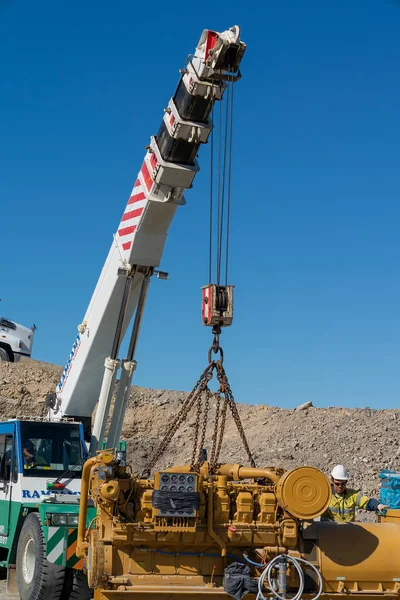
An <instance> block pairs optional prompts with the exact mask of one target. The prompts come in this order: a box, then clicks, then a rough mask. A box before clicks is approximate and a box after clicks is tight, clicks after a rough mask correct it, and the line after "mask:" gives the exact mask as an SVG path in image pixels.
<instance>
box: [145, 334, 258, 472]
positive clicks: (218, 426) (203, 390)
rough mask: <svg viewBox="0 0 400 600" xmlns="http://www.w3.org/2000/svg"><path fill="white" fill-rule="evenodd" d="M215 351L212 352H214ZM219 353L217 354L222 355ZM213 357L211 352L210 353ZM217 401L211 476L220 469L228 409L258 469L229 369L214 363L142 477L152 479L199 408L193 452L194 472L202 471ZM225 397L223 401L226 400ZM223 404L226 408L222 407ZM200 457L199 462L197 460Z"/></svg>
mask: <svg viewBox="0 0 400 600" xmlns="http://www.w3.org/2000/svg"><path fill="white" fill-rule="evenodd" d="M210 350H211V349H210ZM218 350H219V351H220V356H221V358H222V356H223V353H222V348H220V346H219V345H218ZM218 350H217V351H218ZM209 354H210V352H209ZM214 371H215V372H216V378H217V380H218V382H219V390H218V391H217V392H214V393H213V392H211V390H210V389H209V387H208V384H209V382H210V381H211V379H212V378H213V375H214ZM203 397H204V398H205V401H204V406H203V405H202V398H203ZM212 397H215V398H216V402H217V403H216V413H215V420H214V430H213V434H212V438H211V442H212V447H211V455H210V463H209V471H210V473H214V472H215V471H216V469H217V468H218V461H219V455H220V453H221V447H222V442H223V438H224V433H225V424H226V415H227V409H228V406H229V408H230V411H231V413H232V417H233V420H234V422H235V425H236V427H237V430H238V432H239V435H240V438H241V440H242V443H243V446H244V448H245V450H246V453H247V456H248V459H249V461H250V465H251V466H252V467H255V461H254V458H253V456H252V454H251V450H250V447H249V444H248V442H247V438H246V434H245V432H244V429H243V425H242V422H241V420H240V416H239V412H238V409H237V405H236V401H235V399H234V397H233V393H232V390H231V387H230V385H229V381H228V378H227V375H226V373H225V369H224V367H223V365H222V360H217V361H215V360H210V362H209V364H208V365H207V367H206V368H205V369H204V371H203V373H202V374H201V375H200V377H199V379H198V381H197V383H196V385H195V386H194V388H193V390H192V391H191V392H190V394H189V396H188V397H187V398H186V400H185V402H184V403H183V406H182V408H181V409H180V411H179V412H178V414H177V416H176V417H175V419H174V421H173V422H172V424H171V426H170V428H169V429H168V431H167V433H166V435H165V436H164V438H163V440H162V441H161V444H160V445H159V447H158V448H157V450H156V451H155V453H154V455H153V457H152V458H151V460H150V461H149V463H148V464H147V465H146V467H145V469H144V471H143V473H142V477H148V476H149V475H150V473H151V472H152V470H153V468H154V466H155V465H156V464H157V462H158V461H159V459H160V458H161V457H162V456H163V454H164V453H165V451H166V450H167V448H168V446H169V444H170V442H171V440H172V438H173V437H174V435H175V433H176V432H177V431H178V429H179V428H180V427H181V425H182V424H183V423H184V422H185V421H186V419H187V417H188V415H189V414H190V413H191V411H192V409H194V408H196V420H195V423H194V428H195V429H194V440H193V451H192V460H191V469H192V470H195V471H198V470H199V468H200V464H201V460H202V451H203V448H204V442H205V438H206V431H207V424H208V421H209V412H210V404H211V398H212ZM222 397H223V398H222ZM221 401H222V407H221ZM196 456H197V459H196Z"/></svg>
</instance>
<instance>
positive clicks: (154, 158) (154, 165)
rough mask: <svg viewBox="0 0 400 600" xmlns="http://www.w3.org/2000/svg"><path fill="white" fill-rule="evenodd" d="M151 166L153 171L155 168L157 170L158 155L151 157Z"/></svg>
mask: <svg viewBox="0 0 400 600" xmlns="http://www.w3.org/2000/svg"><path fill="white" fill-rule="evenodd" d="M172 116H173V115H172ZM150 164H151V166H152V168H153V169H155V168H156V165H157V157H156V155H155V154H152V155H151V156H150Z"/></svg>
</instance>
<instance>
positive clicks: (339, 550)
mask: <svg viewBox="0 0 400 600" xmlns="http://www.w3.org/2000/svg"><path fill="white" fill-rule="evenodd" d="M88 497H91V498H92V500H93V502H94V503H95V506H96V508H97V517H96V519H95V521H94V522H92V524H91V526H90V527H89V528H88V529H87V530H86V506H87V499H88ZM330 497H331V488H330V484H329V481H328V479H327V478H326V477H325V475H324V474H323V473H321V472H320V471H318V470H317V469H315V468H313V467H299V468H297V469H294V470H292V471H289V472H285V471H284V470H283V469H279V468H266V469H256V468H248V467H243V466H241V465H238V464H237V465H232V464H226V465H221V466H220V467H219V469H218V470H217V472H216V473H213V474H210V473H209V471H208V464H207V463H203V465H202V466H201V468H200V470H199V472H193V471H191V470H190V467H189V466H188V465H184V466H180V467H174V468H172V469H168V470H166V471H162V472H159V473H156V474H155V476H154V479H140V478H139V477H138V476H133V475H131V474H130V473H129V471H128V469H127V468H125V467H121V466H119V465H118V463H117V462H116V460H115V457H114V455H113V454H112V453H111V452H108V451H103V452H100V453H99V454H98V456H96V457H94V458H92V459H90V460H89V461H87V463H86V464H85V466H84V470H83V480H82V493H81V510H80V517H79V527H78V549H77V554H78V555H79V556H82V557H85V563H86V570H87V574H88V580H89V585H90V586H91V587H93V588H94V589H95V599H96V600H100V599H102V600H104V599H110V600H112V599H115V600H119V599H121V600H122V598H126V597H127V596H130V595H131V596H136V598H138V599H139V598H140V599H141V598H146V599H149V600H153V599H154V600H155V599H156V598H157V599H160V598H161V599H162V598H165V599H166V598H168V600H175V599H176V598H178V597H180V598H182V597H183V596H184V597H188V598H189V597H190V598H193V597H194V596H195V595H196V596H198V595H200V596H201V597H205V596H211V597H212V598H213V600H222V599H224V600H227V599H228V598H229V595H228V594H227V593H226V591H225V589H224V573H226V568H227V567H228V565H230V564H231V563H235V562H238V563H243V562H245V561H247V564H249V567H250V569H251V578H252V580H254V581H256V580H257V578H259V577H260V575H261V574H262V572H263V570H264V566H265V565H266V564H267V563H268V562H269V561H271V560H272V559H274V558H275V557H278V556H280V555H286V556H289V557H293V558H296V557H297V558H298V559H305V560H307V561H309V562H310V563H311V564H312V565H314V567H315V568H316V569H317V571H318V572H319V573H320V574H321V575H322V597H323V598H324V600H326V599H327V598H332V599H333V598H339V597H340V598H342V597H343V598H344V597H345V596H348V595H351V594H354V595H357V597H361V598H364V597H365V598H369V599H373V598H376V597H383V596H385V597H388V596H389V597H393V598H394V597H395V596H398V595H399V589H400V556H399V552H398V549H397V548H398V546H399V542H400V528H399V524H398V523H399V522H400V519H397V518H396V515H397V513H396V511H390V512H389V514H388V518H387V519H386V522H384V523H383V522H382V523H374V524H368V525H367V524H364V525H363V524H349V525H338V524H334V523H323V522H317V521H313V520H314V519H316V518H317V517H319V516H320V515H321V514H322V513H323V512H324V511H325V510H326V508H327V506H328V505H329V502H330ZM385 557H386V558H385ZM252 563H255V564H252ZM257 565H258V566H257ZM284 570H285V571H286V573H284V577H285V585H286V586H287V590H288V591H290V590H291V589H293V590H295V589H296V588H297V587H298V586H299V575H298V574H297V573H296V570H295V568H294V567H293V565H292V564H291V563H290V562H287V563H286V566H285V568H284ZM276 571H277V570H276ZM274 576H276V578H277V577H278V575H277V572H276V573H275V571H274ZM276 580H277V579H276ZM304 582H305V583H304V586H305V587H304V593H303V595H302V596H303V597H309V598H312V597H313V596H315V594H316V592H317V590H318V577H316V575H315V571H312V570H311V571H307V577H306V578H305V580H304ZM264 596H265V597H268V596H270V597H272V595H271V593H270V591H269V590H268V589H265V590H264Z"/></svg>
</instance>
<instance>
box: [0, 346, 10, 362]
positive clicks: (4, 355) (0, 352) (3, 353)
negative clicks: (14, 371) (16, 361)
mask: <svg viewBox="0 0 400 600" xmlns="http://www.w3.org/2000/svg"><path fill="white" fill-rule="evenodd" d="M2 360H3V361H4V362H12V361H11V358H10V355H9V353H8V351H7V350H6V349H5V348H0V362H1V361H2Z"/></svg>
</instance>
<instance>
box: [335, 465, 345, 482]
mask: <svg viewBox="0 0 400 600" xmlns="http://www.w3.org/2000/svg"><path fill="white" fill-rule="evenodd" d="M331 475H332V477H333V479H337V480H338V481H347V480H348V478H349V472H348V470H347V469H346V467H345V466H344V465H336V467H334V468H333V469H332V473H331Z"/></svg>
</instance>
